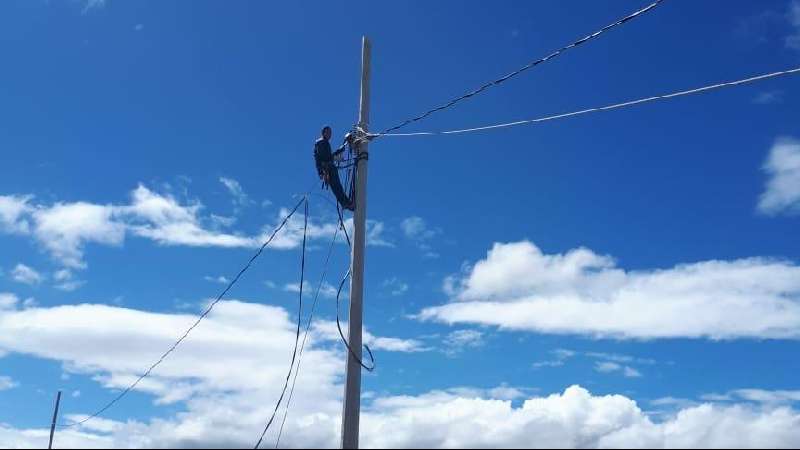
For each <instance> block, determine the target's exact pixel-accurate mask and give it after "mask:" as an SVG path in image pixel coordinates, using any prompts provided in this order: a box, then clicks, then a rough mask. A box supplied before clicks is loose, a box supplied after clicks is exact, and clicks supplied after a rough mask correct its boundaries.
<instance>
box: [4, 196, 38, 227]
mask: <svg viewBox="0 0 800 450" xmlns="http://www.w3.org/2000/svg"><path fill="white" fill-rule="evenodd" d="M31 198H32V197H31V196H17V195H0V231H3V232H5V233H15V234H26V233H28V232H29V231H30V223H29V222H28V220H27V217H26V216H27V215H28V214H30V212H31V211H32V210H33V208H32V207H31V206H30V205H29V202H30V200H31Z"/></svg>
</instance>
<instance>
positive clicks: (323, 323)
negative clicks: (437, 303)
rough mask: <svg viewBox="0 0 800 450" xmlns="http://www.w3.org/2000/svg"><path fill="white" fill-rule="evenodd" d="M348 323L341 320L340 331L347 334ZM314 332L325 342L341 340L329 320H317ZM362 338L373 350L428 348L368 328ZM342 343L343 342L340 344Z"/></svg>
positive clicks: (413, 350) (423, 350) (334, 324)
mask: <svg viewBox="0 0 800 450" xmlns="http://www.w3.org/2000/svg"><path fill="white" fill-rule="evenodd" d="M347 330H348V324H347V322H342V332H343V333H344V334H345V336H347ZM313 331H314V334H315V335H316V337H317V339H318V340H320V341H327V342H337V343H338V342H341V339H342V337H341V335H340V334H339V329H338V328H337V327H336V322H334V321H330V320H317V321H316V322H315V323H314V326H313ZM362 340H363V342H364V343H365V344H367V345H368V346H369V348H370V350H373V351H387V352H399V353H418V352H427V351H429V350H430V349H428V348H427V347H425V346H424V344H423V343H422V342H420V341H418V340H416V339H400V338H389V337H380V336H375V335H373V334H372V333H370V332H369V331H368V330H366V329H365V330H364V331H363V333H362ZM342 345H343V344H342Z"/></svg>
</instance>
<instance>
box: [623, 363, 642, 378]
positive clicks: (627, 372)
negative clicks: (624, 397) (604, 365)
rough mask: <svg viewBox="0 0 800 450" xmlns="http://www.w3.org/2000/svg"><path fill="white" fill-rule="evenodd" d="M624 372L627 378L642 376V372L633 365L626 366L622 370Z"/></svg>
mask: <svg viewBox="0 0 800 450" xmlns="http://www.w3.org/2000/svg"><path fill="white" fill-rule="evenodd" d="M622 374H623V375H624V376H625V377H627V378H639V377H641V376H642V373H641V372H639V371H638V370H636V369H634V368H633V367H628V366H625V370H623V371H622Z"/></svg>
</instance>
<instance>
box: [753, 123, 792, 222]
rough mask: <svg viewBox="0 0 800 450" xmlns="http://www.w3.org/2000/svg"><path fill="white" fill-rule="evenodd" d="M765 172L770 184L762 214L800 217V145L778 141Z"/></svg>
mask: <svg viewBox="0 0 800 450" xmlns="http://www.w3.org/2000/svg"><path fill="white" fill-rule="evenodd" d="M763 169H764V172H766V174H767V175H768V176H769V180H768V181H767V187H766V190H765V191H764V193H763V194H761V198H760V200H759V202H758V211H759V212H761V213H763V214H767V215H770V216H774V215H777V214H780V213H787V214H798V213H800V141H798V140H797V139H793V138H788V137H783V138H779V139H777V140H776V141H775V144H774V145H773V146H772V149H771V150H770V152H769V156H768V158H767V161H766V163H764V168H763Z"/></svg>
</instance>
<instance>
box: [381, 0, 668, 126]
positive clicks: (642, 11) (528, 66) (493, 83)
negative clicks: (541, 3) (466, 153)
mask: <svg viewBox="0 0 800 450" xmlns="http://www.w3.org/2000/svg"><path fill="white" fill-rule="evenodd" d="M663 1H664V0H656V1H655V2H653V3H651V4H650V5H648V6H646V7H644V8H642V9H640V10H638V11H636V12H634V13H633V14H630V15H627V16H625V17H623V18H622V19H619V20H617V21H616V22H614V23H612V24H609V25H606V26H604V27H603V28H601V29H600V30H598V31H595V32H594V33H592V34H590V35H588V36H585V37H583V38H581V39H578V40H577V41H575V42H573V43H571V44H569V45H566V46H564V47H561V48H560V49H558V50H556V51H554V52H553V53H550V54H549V55H547V56H545V57H544V58H540V59H537V60H535V61H531V62H530V63H528V64H526V65H525V66H523V67H521V68H519V69H517V70H515V71H513V72H511V73H509V74H508V75H506V76H504V77H501V78H498V79H496V80H494V81H490V82H488V83H486V84H484V85H482V86H480V87H479V88H477V89H475V90H473V91H471V92H468V93H466V94H464V95H462V96H460V97H456V98H454V99H453V100H450V101H449V102H447V103H445V104H443V105H441V106H438V107H436V108H433V109H431V110H428V111H426V112H424V113H422V114H420V115H419V116H416V117H413V118H411V119H408V120H405V121H403V122H401V123H399V124H398V125H395V126H393V127H390V128H387V129H386V130H384V131H381V132H380V133H377V134H373V135H371V136H372V137H373V138H375V137H378V136H383V135H386V134H388V133H391V132H392V131H395V130H398V129H400V128H403V127H404V126H406V125H409V124H411V123H413V122H417V121H420V120H422V119H424V118H426V117H428V116H429V115H431V114H433V113H435V112H438V111H442V110H444V109H447V108H449V107H451V106H453V105H455V104H456V103H458V102H460V101H462V100H465V99H468V98H470V97H473V96H475V95H477V94H480V93H481V92H483V91H485V90H486V89H488V88H490V87H492V86H496V85H498V84H500V83H502V82H504V81H506V80H508V79H509V78H512V77H514V76H517V75H519V74H521V73H522V72H525V71H526V70H528V69H531V68H533V67H535V66H538V65H539V64H541V63H544V62H547V61H549V60H551V59H553V58H555V57H557V56H559V55H561V54H562V53H564V52H565V51H567V50H570V49H572V48H575V47H577V46H579V45H581V44H583V43H585V42H587V41H590V40H592V39H594V38H596V37H598V36H600V35H601V34H603V33H605V32H606V31H609V30H611V29H612V28H614V27H617V26H619V25H622V24H624V23H626V22H628V21H630V20H632V19H635V18H637V17H639V16H641V15H642V14H645V13H647V12H648V11H651V10H652V9H654V8H655V7H657V6H658V5H660V4H661V3H662V2H663Z"/></svg>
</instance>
